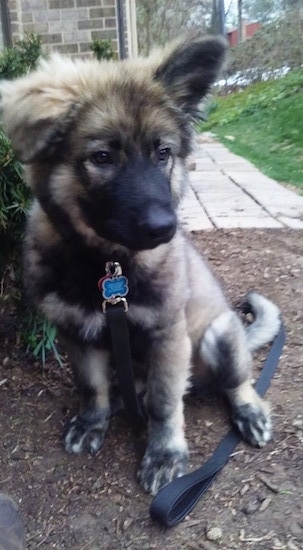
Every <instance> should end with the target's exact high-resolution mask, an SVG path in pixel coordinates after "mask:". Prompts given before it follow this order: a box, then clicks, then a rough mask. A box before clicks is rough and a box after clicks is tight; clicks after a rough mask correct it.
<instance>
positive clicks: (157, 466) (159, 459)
mask: <svg viewBox="0 0 303 550" xmlns="http://www.w3.org/2000/svg"><path fill="white" fill-rule="evenodd" d="M187 456H188V455H187V451H182V452H181V451H176V450H175V451H171V450H167V449H163V450H161V451H158V452H156V451H152V450H151V451H149V450H147V451H146V453H145V455H144V457H143V460H142V462H141V466H140V468H139V470H138V473H137V478H138V481H139V483H140V485H141V487H142V488H143V489H144V491H146V492H147V493H151V494H152V495H155V494H156V493H157V492H158V491H159V489H161V487H164V485H167V483H169V482H170V481H172V480H173V479H175V478H176V477H181V476H182V475H183V474H184V471H185V467H186V463H187Z"/></svg>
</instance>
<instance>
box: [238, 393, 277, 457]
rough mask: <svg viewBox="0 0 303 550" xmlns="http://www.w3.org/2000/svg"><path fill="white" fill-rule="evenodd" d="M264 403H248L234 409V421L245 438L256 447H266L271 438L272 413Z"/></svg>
mask: <svg viewBox="0 0 303 550" xmlns="http://www.w3.org/2000/svg"><path fill="white" fill-rule="evenodd" d="M263 405H264V406H261V405H260V404H251V403H246V404H244V405H239V406H238V407H235V409H234V410H233V421H234V423H235V424H236V426H237V428H238V430H239V431H240V432H241V434H242V436H243V439H245V440H246V441H248V442H249V443H251V445H255V446H256V447H264V445H265V444H266V443H267V442H268V441H269V440H270V438H271V420H270V415H269V411H268V410H267V408H266V406H265V404H264V403H263Z"/></svg>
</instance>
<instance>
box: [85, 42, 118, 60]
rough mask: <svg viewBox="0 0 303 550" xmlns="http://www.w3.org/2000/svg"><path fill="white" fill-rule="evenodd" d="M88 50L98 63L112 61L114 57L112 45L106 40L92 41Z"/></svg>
mask: <svg viewBox="0 0 303 550" xmlns="http://www.w3.org/2000/svg"><path fill="white" fill-rule="evenodd" d="M90 49H91V50H92V52H93V54H94V56H95V57H96V58H97V59H98V60H99V61H101V59H107V60H109V59H113V57H114V50H113V47H112V43H111V41H110V40H108V39H104V40H100V39H98V38H96V39H95V40H93V41H92V43H91V46H90Z"/></svg>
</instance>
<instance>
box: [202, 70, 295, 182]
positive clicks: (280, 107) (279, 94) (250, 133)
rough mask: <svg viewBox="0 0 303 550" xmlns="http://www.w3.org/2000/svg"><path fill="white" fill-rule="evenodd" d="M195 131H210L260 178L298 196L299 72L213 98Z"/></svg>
mask: <svg viewBox="0 0 303 550" xmlns="http://www.w3.org/2000/svg"><path fill="white" fill-rule="evenodd" d="M200 129H201V130H211V131H212V132H214V133H215V134H216V135H217V136H218V138H219V139H220V141H222V143H224V144H225V145H226V146H227V147H228V148H229V149H230V150H231V151H233V152H234V153H237V154H238V155H241V156H243V157H245V158H247V159H248V160H250V161H251V162H252V163H253V164H255V165H256V166H257V167H258V168H260V169H261V170H262V171H263V172H264V173H265V174H267V175H268V176H270V177H272V178H274V179H276V180H278V181H280V182H283V183H288V184H293V185H295V186H297V187H299V188H300V189H301V190H302V192H303V71H294V72H292V73H290V74H289V75H287V76H286V77H284V78H283V79H279V80H276V81H271V82H263V83H260V84H254V85H251V86H249V87H248V88H246V89H245V90H244V91H242V92H235V93H232V94H230V95H228V96H225V97H218V98H216V99H215V100H213V102H212V103H211V105H210V112H209V118H208V122H207V123H206V124H205V123H204V124H203V125H201V128H200Z"/></svg>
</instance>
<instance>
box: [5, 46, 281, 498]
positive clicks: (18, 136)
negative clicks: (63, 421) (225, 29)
mask: <svg viewBox="0 0 303 550" xmlns="http://www.w3.org/2000/svg"><path fill="white" fill-rule="evenodd" d="M225 49H226V46H225V42H224V41H223V40H221V39H219V38H212V37H208V38H201V37H199V36H195V37H187V38H185V39H184V40H182V41H179V42H177V43H174V44H172V45H169V46H168V47H167V48H165V49H164V50H161V51H157V52H155V53H154V54H152V55H151V56H150V57H148V58H146V59H143V58H142V59H141V58H138V59H136V60H128V61H123V62H113V61H108V62H102V63H99V62H98V61H94V60H86V61H83V60H78V61H72V60H70V59H68V58H64V57H61V56H59V55H55V56H53V57H52V58H51V59H50V60H48V61H42V62H41V64H40V67H39V68H38V70H36V71H35V72H33V73H31V74H29V75H27V76H25V77H23V78H20V79H18V80H16V81H14V82H3V83H1V92H2V108H3V123H4V127H5V128H6V130H7V133H8V135H9V136H10V137H11V139H12V142H13V147H14V149H15V151H16V154H17V155H18V157H19V158H20V159H21V161H23V162H24V163H25V164H26V165H27V175H26V177H27V181H28V184H29V185H30V187H31V189H32V191H33V194H34V197H35V199H34V202H33V205H32V208H31V211H30V215H29V220H28V225H27V232H26V239H25V285H26V288H27V291H28V292H29V294H30V295H31V297H32V299H33V300H34V302H35V303H36V304H37V306H38V307H39V308H40V310H41V311H42V312H43V313H44V314H45V315H46V316H47V317H48V318H49V319H50V320H51V321H52V322H53V323H54V324H55V325H56V326H57V327H58V329H59V333H61V334H62V335H63V337H64V341H65V343H66V345H67V348H68V350H69V353H70V357H71V360H72V362H73V365H74V369H75V375H76V380H77V383H78V386H79V390H80V394H81V408H80V411H79V414H78V415H77V416H76V417H74V418H73V419H72V420H71V421H70V423H69V425H68V426H67V429H66V434H65V440H64V441H65V447H66V449H67V450H68V451H69V452H74V453H78V452H80V451H83V450H85V451H88V452H90V453H96V452H97V451H98V449H99V448H100V447H101V445H102V443H103V439H104V435H105V432H106V430H107V427H108V421H109V409H110V404H109V395H110V379H111V369H112V366H111V364H112V362H111V347H110V338H109V331H108V327H107V320H106V315H105V314H104V313H103V312H102V308H101V302H102V298H101V295H100V292H99V289H98V281H99V279H100V278H102V277H103V275H104V273H105V272H104V269H105V265H106V263H107V262H118V263H119V264H120V266H121V267H122V270H123V275H125V276H126V277H127V279H128V286H129V293H128V296H127V301H128V306H129V309H128V312H127V319H128V325H129V332H130V338H131V352H132V356H133V360H134V362H135V364H136V366H140V369H141V376H143V377H144V378H145V381H146V395H145V405H146V410H147V414H148V443H147V448H146V452H145V455H144V457H143V460H142V463H141V466H140V468H139V472H138V479H139V481H140V483H141V485H142V487H143V488H144V489H145V490H146V491H149V492H151V493H156V492H157V491H158V490H159V488H160V487H161V486H162V485H164V484H166V483H168V482H169V481H170V480H172V479H173V478H174V477H176V476H180V475H182V474H183V472H184V469H185V465H186V460H187V455H188V451H187V443H186V440H185V436H184V417H183V396H184V394H185V392H186V388H187V385H188V380H189V377H190V376H191V368H192V366H194V367H195V368H196V369H200V368H202V367H203V366H207V367H209V368H210V369H211V370H212V371H213V373H215V375H216V377H217V379H218V382H219V385H220V387H221V389H222V391H223V392H224V393H225V394H226V395H227V397H228V399H229V402H230V405H231V409H232V418H233V421H234V423H235V424H236V425H237V427H238V429H239V430H240V432H241V434H242V435H243V437H244V438H245V439H246V440H247V441H249V442H250V443H251V444H253V445H257V446H263V445H264V444H265V443H266V442H267V441H268V440H269V439H270V436H271V421H270V416H269V408H268V406H267V405H266V404H265V403H264V402H263V401H262V399H261V398H260V397H259V396H258V395H257V393H256V392H255V390H254V389H253V387H252V386H251V383H250V377H251V352H252V351H254V350H255V349H257V348H259V347H260V346H262V345H263V344H266V343H267V342H269V341H270V340H272V339H273V337H274V336H275V334H276V333H277V331H278V329H279V325H280V320H279V310H278V308H277V307H276V306H275V305H274V304H272V303H271V302H270V301H268V300H267V299H265V298H264V297H262V296H261V295H259V294H257V293H251V294H250V295H248V302H249V304H250V307H251V309H252V310H253V312H254V316H255V320H254V322H253V323H252V324H251V325H249V326H248V327H247V328H244V326H243V324H242V322H241V321H240V319H239V318H238V316H237V315H236V313H235V312H233V311H232V310H231V308H230V306H229V304H228V303H227V300H226V298H225V296H224V293H223V292H222V290H221V288H220V286H219V284H218V283H217V281H216V279H215V278H214V276H213V274H212V273H211V271H210V269H209V267H208V265H207V264H206V263H205V261H204V260H203V259H202V258H201V257H200V256H199V255H198V253H197V252H196V251H195V250H194V248H193V246H192V245H191V244H190V242H189V241H188V240H187V238H186V236H185V235H184V234H183V232H182V230H181V228H180V227H179V226H178V221H177V215H176V208H177V206H178V203H179V201H180V199H181V198H182V196H183V195H184V192H185V190H186V186H187V184H188V174H187V168H186V159H187V157H188V155H189V153H190V151H191V148H192V141H193V127H192V126H193V122H194V120H195V118H196V116H197V115H198V108H199V104H200V103H201V100H203V98H204V97H205V96H206V95H207V93H208V91H209V88H210V86H211V84H212V83H213V82H214V80H215V78H216V76H217V74H218V70H219V68H220V66H221V63H222V60H223V57H224V53H225Z"/></svg>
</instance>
